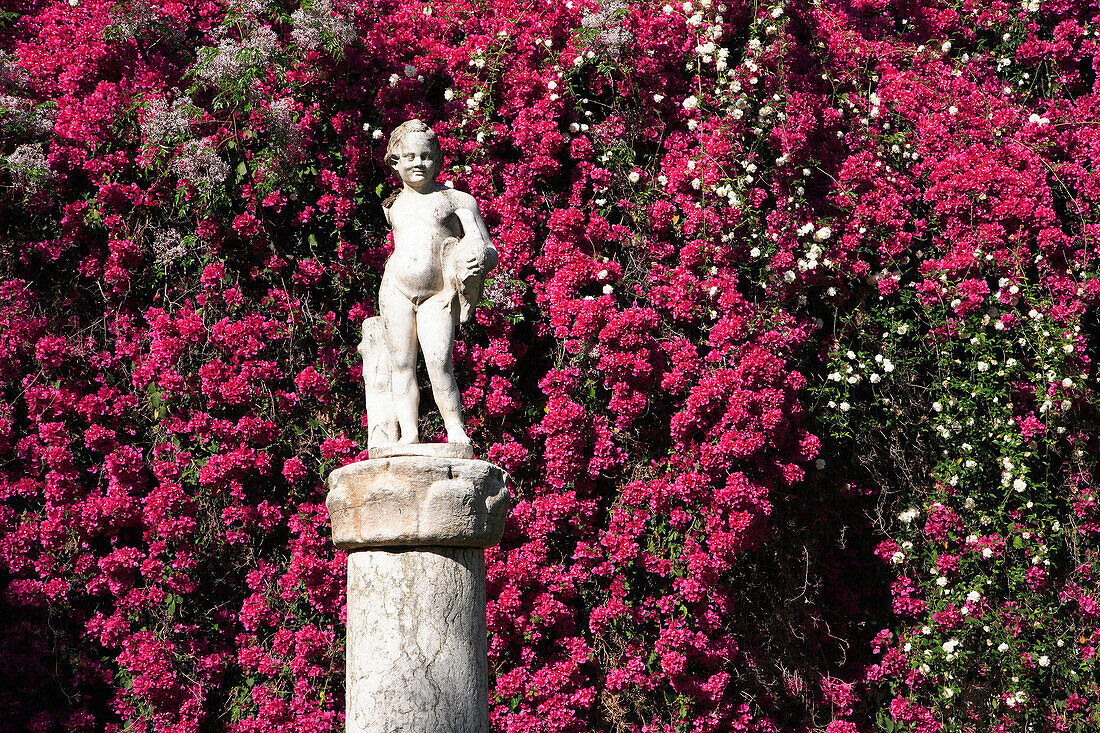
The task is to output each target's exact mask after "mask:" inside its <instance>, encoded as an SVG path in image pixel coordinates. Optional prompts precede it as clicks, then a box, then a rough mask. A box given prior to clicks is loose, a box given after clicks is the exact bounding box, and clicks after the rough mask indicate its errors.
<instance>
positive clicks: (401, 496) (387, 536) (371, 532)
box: [325, 456, 510, 550]
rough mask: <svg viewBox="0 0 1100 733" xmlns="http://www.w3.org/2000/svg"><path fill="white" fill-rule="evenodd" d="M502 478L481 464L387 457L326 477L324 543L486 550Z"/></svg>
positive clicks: (496, 524) (500, 503)
mask: <svg viewBox="0 0 1100 733" xmlns="http://www.w3.org/2000/svg"><path fill="white" fill-rule="evenodd" d="M506 481H507V474H505V472H504V471H503V470H502V469H501V468H500V467H498V466H494V465H493V464H491V463H487V462H485V461H476V460H471V459H463V458H441V457H428V456H415V457H413V456H395V457H391V458H375V459H371V460H368V461H359V462H358V463H352V464H350V465H347V466H344V467H342V468H338V469H336V470H335V471H333V472H332V473H331V474H329V479H328V482H329V492H328V497H327V499H326V501H325V503H326V505H327V507H328V512H329V517H330V518H331V520H332V539H333V542H334V543H335V544H336V546H337V547H339V548H341V549H343V550H354V549H358V548H363V547H424V546H437V547H491V546H493V545H495V544H496V543H497V542H499V541H500V537H501V535H502V534H503V532H504V520H505V518H506V517H507V514H508V502H509V498H510V497H509V493H508V488H507V485H506Z"/></svg>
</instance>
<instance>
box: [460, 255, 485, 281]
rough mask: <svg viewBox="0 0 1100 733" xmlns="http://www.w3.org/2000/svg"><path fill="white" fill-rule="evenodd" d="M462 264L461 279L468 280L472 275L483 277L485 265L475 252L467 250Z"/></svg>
mask: <svg viewBox="0 0 1100 733" xmlns="http://www.w3.org/2000/svg"><path fill="white" fill-rule="evenodd" d="M459 264H460V266H461V270H462V273H461V279H462V280H466V279H467V278H470V277H474V276H477V277H481V276H483V275H484V274H485V273H484V269H485V268H484V265H483V263H482V261H481V259H480V258H479V257H478V256H477V254H476V253H475V252H466V253H465V256H464V257H463V258H462V259H461V261H460V262H459Z"/></svg>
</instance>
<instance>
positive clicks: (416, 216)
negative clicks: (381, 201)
mask: <svg viewBox="0 0 1100 733" xmlns="http://www.w3.org/2000/svg"><path fill="white" fill-rule="evenodd" d="M454 212H455V206H454V203H453V202H452V201H451V199H450V197H449V196H448V194H447V191H446V190H442V191H434V192H432V193H428V194H424V195H420V194H412V193H408V192H404V193H402V194H401V195H400V196H398V197H397V199H396V200H395V201H394V202H393V204H392V205H391V206H390V209H389V217H390V223H391V224H392V225H393V254H392V255H390V258H389V260H387V262H386V272H385V278H386V279H388V280H389V281H390V282H392V283H393V284H394V285H395V286H396V287H398V288H399V289H400V290H401V291H402V292H404V293H405V295H406V297H408V298H409V299H410V300H414V301H421V300H423V299H426V298H428V297H431V296H432V295H435V294H436V293H439V292H440V291H442V290H443V288H444V278H443V262H442V249H443V242H444V241H445V240H446V239H447V238H448V237H461V236H462V226H461V224H459V222H458V217H456V216H455V213H454Z"/></svg>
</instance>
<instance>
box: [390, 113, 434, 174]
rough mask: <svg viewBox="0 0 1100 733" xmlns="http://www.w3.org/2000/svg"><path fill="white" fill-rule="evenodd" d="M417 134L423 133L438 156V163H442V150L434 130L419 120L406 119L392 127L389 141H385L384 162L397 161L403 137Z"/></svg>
mask: <svg viewBox="0 0 1100 733" xmlns="http://www.w3.org/2000/svg"><path fill="white" fill-rule="evenodd" d="M413 134H419V135H423V136H424V137H425V138H427V140H428V145H430V146H431V148H432V152H434V153H435V154H436V157H437V158H440V161H439V164H440V166H442V165H443V160H442V156H443V151H442V149H440V147H439V138H438V137H437V136H436V134H435V131H434V130H432V128H430V127H428V126H427V125H426V124H425V123H423V122H421V121H420V120H416V119H413V120H408V121H406V122H402V123H401V124H400V125H398V126H397V127H395V128H394V129H393V132H391V133H390V139H389V142H387V143H386V164H387V165H391V166H392V165H393V164H394V163H396V162H397V158H398V155H399V153H398V152H397V151H399V150H400V149H401V145H402V143H404V142H405V138H407V137H408V136H409V135H413Z"/></svg>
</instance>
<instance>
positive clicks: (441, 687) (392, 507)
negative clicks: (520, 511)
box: [326, 444, 509, 733]
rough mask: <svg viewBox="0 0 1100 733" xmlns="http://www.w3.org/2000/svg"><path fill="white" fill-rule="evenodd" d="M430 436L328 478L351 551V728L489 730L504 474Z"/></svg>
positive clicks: (330, 501)
mask: <svg viewBox="0 0 1100 733" xmlns="http://www.w3.org/2000/svg"><path fill="white" fill-rule="evenodd" d="M433 445H434V444H418V445H413V446H408V447H407V449H406V452H413V451H416V452H417V453H418V454H419V455H398V453H399V452H400V451H399V450H398V449H396V448H392V449H385V450H377V449H372V450H371V456H372V457H371V460H368V461H360V462H358V463H353V464H351V465H348V466H344V467H343V468H339V469H337V470H335V471H333V472H332V473H331V474H330V475H329V478H328V484H329V492H328V498H327V500H326V504H327V506H328V511H329V517H330V518H331V520H332V538H333V541H334V542H335V543H336V546H337V547H339V548H341V549H344V550H348V551H349V554H348V621H347V662H346V667H347V693H346V694H347V705H346V711H347V731H348V733H397V732H399V731H400V732H401V733H488V730H489V710H488V707H489V705H488V662H487V658H486V648H485V645H486V633H485V550H484V548H486V547H491V546H492V545H495V544H496V543H497V542H499V541H500V537H501V534H502V533H503V531H504V520H505V517H506V516H507V513H508V500H509V496H508V489H507V486H506V480H507V476H506V474H505V473H504V471H503V470H501V469H500V468H499V467H497V466H494V465H493V464H491V463H486V462H485V461H475V460H471V459H470V458H468V457H454V456H456V455H457V456H461V455H462V454H463V452H465V451H468V450H469V449H468V447H459V446H449V445H448V444H441V445H439V446H437V447H432V446H433ZM466 455H467V456H468V455H469V453H466ZM375 456H383V457H375Z"/></svg>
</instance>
